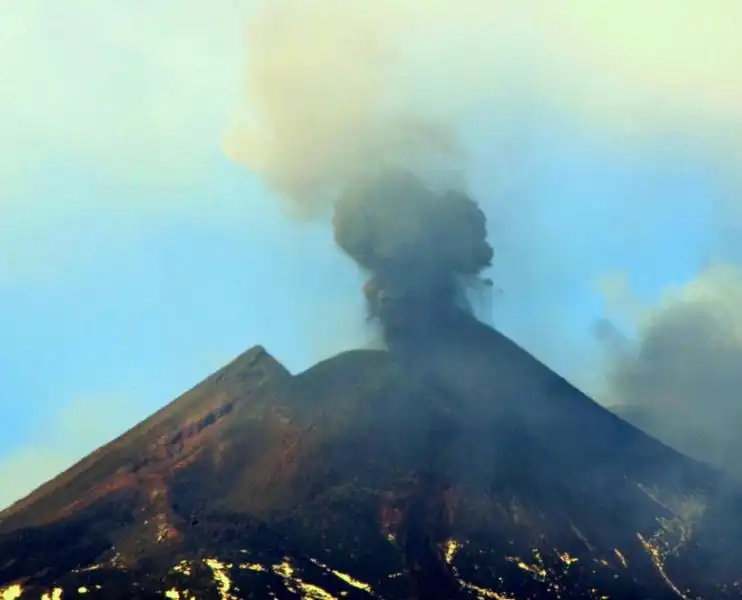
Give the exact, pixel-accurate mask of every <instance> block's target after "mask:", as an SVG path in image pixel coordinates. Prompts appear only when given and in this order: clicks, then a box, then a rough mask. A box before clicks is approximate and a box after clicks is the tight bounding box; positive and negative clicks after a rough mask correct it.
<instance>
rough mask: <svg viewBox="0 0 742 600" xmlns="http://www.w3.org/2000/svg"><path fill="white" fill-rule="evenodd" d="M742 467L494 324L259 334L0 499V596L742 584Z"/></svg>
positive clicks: (727, 594) (568, 594)
mask: <svg viewBox="0 0 742 600" xmlns="http://www.w3.org/2000/svg"><path fill="white" fill-rule="evenodd" d="M93 422H94V418H91V423H93ZM736 485H737V484H735V483H733V482H730V481H728V480H726V479H725V478H724V477H723V476H722V475H721V474H720V473H718V472H717V471H715V470H714V469H712V468H711V467H708V466H705V465H703V464H701V463H699V462H696V461H694V460H692V459H690V458H687V457H685V456H683V455H681V454H679V453H678V452H676V451H674V450H671V449H670V448H668V447H666V446H664V445H663V444H661V443H660V442H658V441H656V440H654V439H652V438H651V437H649V436H648V435H646V434H644V433H642V432H641V431H639V430H638V429H636V428H634V427H633V426H632V425H629V424H628V423H626V422H624V421H623V420H621V419H620V418H619V417H617V416H616V415H614V414H612V413H611V412H609V411H607V410H605V409H603V408H602V407H601V406H599V405H598V404H596V403H594V402H593V401H592V400H590V399H589V398H588V397H586V396H585V395H583V394H582V393H581V392H579V391H578V390H576V389H575V388H573V387H572V386H570V385H569V384H568V383H567V382H566V381H565V380H563V379H562V378H560V377H559V376H557V375H556V374H554V373H553V372H551V371H550V370H549V369H547V368H546V367H545V366H544V365H542V364H541V363H539V362H538V361H537V360H535V359H534V358H533V357H531V356H530V355H529V354H527V353H526V352H525V351H524V350H522V349H521V348H519V347H518V346H517V345H515V344H514V343H513V342H511V341H510V340H508V339H507V338H505V337H504V336H502V335H501V334H500V333H498V332H497V331H495V330H492V329H490V328H487V327H484V326H482V325H480V324H478V323H474V322H471V323H468V324H466V325H464V326H462V327H458V328H456V329H455V332H454V331H453V330H451V331H449V332H447V334H446V336H442V337H441V338H440V339H438V340H437V341H435V342H431V343H430V344H429V346H428V348H427V351H426V353H425V356H424V357H423V356H420V357H418V358H417V359H410V358H409V357H408V358H403V357H400V356H399V355H397V354H395V353H393V352H387V351H382V350H356V351H350V352H345V353H342V354H340V355H338V356H335V357H333V358H330V359H329V360H326V361H324V362H321V363H319V364H317V365H315V366H314V367H312V368H310V369H309V370H307V371H305V372H303V373H300V374H298V375H292V374H291V373H289V372H288V371H287V370H286V369H285V368H284V367H282V366H281V364H279V363H278V362H277V361H276V360H275V359H274V358H272V357H271V356H270V355H269V354H268V353H267V352H266V351H265V350H264V349H263V348H261V347H256V348H253V349H251V350H249V351H248V352H246V353H245V354H243V355H241V356H240V357H238V358H237V359H236V360H234V361H233V362H232V363H230V364H229V365H227V366H225V367H224V368H222V369H221V370H220V371H218V372H216V373H214V374H213V375H211V376H210V377H209V378H207V379H206V380H205V381H203V382H202V383H200V384H199V385H197V386H196V387H195V388H193V389H192V390H191V391H189V392H187V393H186V394H184V395H183V396H181V397H180V398H178V399H176V400H175V401H174V402H172V403H171V404H169V405H167V406H166V407H164V408H163V409H161V410H160V411H159V412H157V413H155V414H154V415H152V416H151V417H150V418H148V419H147V420H145V421H144V422H142V423H141V424H139V425H138V426H136V427H135V428H133V429H132V430H130V431H129V432H127V433H125V434H124V435H122V436H121V437H119V438H117V439H115V440H113V441H112V442H110V443H109V444H108V445H106V446H104V447H102V448H100V449H98V450H97V451H95V452H94V453H92V454H91V455H90V456H88V457H87V458H85V459H84V460H82V461H81V462H79V463H78V464H76V465H75V466H73V467H72V468H71V469H69V470H68V471H66V472H64V473H62V474H61V475H60V476H58V477H57V478H56V479H53V480H52V481H50V482H48V483H47V484H45V485H43V486H42V487H40V488H39V489H38V490H36V491H35V492H34V493H32V494H31V495H30V496H28V497H27V498H25V499H23V500H21V501H20V502H18V503H16V504H14V505H12V506H11V507H9V508H8V509H6V510H5V511H4V512H2V513H0V598H3V600H6V599H11V598H12V599H16V598H21V599H23V600H25V599H26V598H40V597H45V598H55V599H56V598H69V597H77V596H78V595H84V596H85V597H91V598H105V599H115V598H128V599H132V598H183V599H191V598H196V599H201V598H221V599H222V600H226V599H237V598H260V599H262V598H320V599H321V598H325V599H332V598H338V599H339V598H347V599H350V600H352V599H353V598H358V599H363V598H376V599H397V598H399V599H405V598H422V599H426V600H427V599H431V600H434V599H436V598H447V599H454V598H482V599H485V598H495V599H501V600H502V599H514V598H517V599H518V600H525V599H544V598H561V599H573V598H584V599H594V600H598V599H607V598H611V599H622V600H624V599H630V598H635V599H639V598H642V599H649V598H651V599H653V600H660V599H664V598H681V599H682V598H688V599H689V598H693V599H695V598H705V599H707V600H722V599H725V598H739V597H740V596H741V595H742V492H740V490H739V489H738V488H737V487H736Z"/></svg>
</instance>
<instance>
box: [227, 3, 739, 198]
mask: <svg viewBox="0 0 742 600" xmlns="http://www.w3.org/2000/svg"><path fill="white" fill-rule="evenodd" d="M740 19H742V5H741V4H739V3H738V2H736V1H735V0H709V1H708V2H705V3H704V4H703V6H701V5H700V4H699V3H698V2H694V1H692V0H674V1H672V2H670V1H664V0H658V1H657V2H652V3H651V5H649V4H648V3H646V2H642V1H640V0H626V1H624V2H620V3H615V2H614V3H596V2H593V1H590V0H575V1H573V2H569V3H567V2H563V3H557V2H553V1H551V0H535V1H533V2H518V3H516V2H510V1H506V0H374V2H373V3H372V2H364V1H362V0H356V1H353V0H274V1H273V2H266V3H264V4H263V5H262V6H261V8H260V9H259V10H257V11H256V12H255V13H253V14H251V15H250V20H249V29H248V36H247V41H248V61H249V62H248V64H249V68H248V71H247V78H248V86H249V89H248V92H249V93H248V96H247V100H248V105H247V106H246V110H245V114H244V119H243V121H242V122H240V123H238V125H237V126H235V129H234V131H233V134H232V136H230V137H229V138H228V143H227V148H228V151H229V152H230V154H231V155H232V156H233V157H234V158H236V159H237V160H239V161H242V162H244V163H246V164H247V165H248V166H250V167H251V168H253V169H255V170H256V171H259V172H261V173H263V174H264V175H265V176H266V177H267V179H268V181H270V182H271V183H273V184H274V185H275V186H276V188H277V189H278V190H279V191H281V192H282V193H284V194H285V195H286V196H287V197H290V198H292V199H293V200H295V204H299V205H300V206H299V209H300V210H302V211H309V212H312V211H313V210H316V208H317V204H318V203H323V200H324V197H325V193H324V192H325V191H326V189H328V188H329V189H332V188H333V186H334V185H337V184H338V182H340V181H343V180H345V179H347V178H348V177H353V176H356V175H357V174H358V172H359V171H363V170H364V169H368V168H369V167H370V168H376V167H377V166H379V165H382V166H383V165H385V164H386V163H388V162H390V161H391V162H399V161H400V160H401V161H408V160H410V159H411V157H410V156H409V155H410V154H415V152H417V151H418V150H419V149H420V145H422V147H423V152H424V153H433V152H438V151H443V152H446V151H448V150H449V149H450V146H451V143H450V140H449V137H448V134H449V133H451V131H452V130H453V129H455V125H456V124H457V122H458V121H459V120H461V119H464V118H465V117H466V115H467V114H470V113H471V111H472V110H473V109H475V108H480V109H481V107H482V106H485V107H486V110H489V111H490V114H491V116H492V117H493V118H498V117H500V118H502V117H503V115H507V114H509V113H508V111H514V110H518V109H519V108H521V107H523V106H524V105H528V104H541V105H550V107H551V108H552V109H554V108H556V109H558V110H562V111H564V113H565V114H566V115H568V116H570V117H572V118H574V119H575V120H576V121H578V122H583V123H584V124H586V125H587V126H588V127H590V128H593V129H595V131H596V133H598V132H599V133H600V134H601V135H606V134H607V135H610V136H612V137H611V138H610V139H615V140H616V141H618V140H622V141H627V140H633V139H634V138H635V136H637V135H640V136H642V137H643V136H645V135H647V134H649V135H666V134H670V133H672V134H674V135H681V136H684V137H685V138H686V140H688V141H690V142H692V143H698V142H699V141H701V138H702V139H703V142H709V141H712V142H713V143H714V146H715V147H716V148H718V147H719V145H720V144H727V143H730V144H732V143H733V144H735V145H737V147H736V148H734V150H735V152H738V151H739V147H738V145H739V144H740V142H739V139H738V132H739V128H740V126H742V109H741V108H740V107H741V106H742V77H740V75H739V74H740V73H742V37H741V36H739V35H738V31H737V27H736V25H735V24H736V23H738V22H739V21H740ZM478 116H479V117H481V116H482V113H481V112H479V113H478ZM732 131H733V132H734V134H732V135H730V132H732ZM726 149H728V148H726ZM412 159H413V160H415V159H416V157H412Z"/></svg>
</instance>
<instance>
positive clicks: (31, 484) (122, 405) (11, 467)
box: [0, 395, 147, 510]
mask: <svg viewBox="0 0 742 600" xmlns="http://www.w3.org/2000/svg"><path fill="white" fill-rule="evenodd" d="M146 416H147V413H146V409H145V407H144V406H143V405H142V404H141V403H139V404H137V403H136V402H132V401H131V399H130V398H126V397H123V396H115V395H114V396H110V397H105V398H95V399H92V398H86V399H80V400H76V401H73V402H70V403H68V404H67V405H64V406H61V407H60V408H57V409H56V410H54V409H51V410H49V411H48V412H46V414H45V415H44V416H43V417H41V418H40V419H38V420H37V421H36V425H35V426H34V428H33V430H32V431H31V432H30V439H29V441H28V442H27V443H26V444H24V445H22V446H20V447H19V448H17V449H15V450H12V451H11V452H9V453H7V454H3V455H2V456H0V483H1V485H0V510H2V509H3V508H4V507H6V506H8V505H10V504H12V503H13V502H15V501H16V500H19V499H20V498H22V497H24V496H26V495H27V494H29V493H31V492H32V491H33V490H34V489H36V488H37V487H39V486H40V485H42V484H43V483H45V482H46V481H48V480H50V479H52V478H54V477H56V476H57V475H59V474H60V473H61V472H62V471H64V470H65V469H67V468H69V467H71V466H72V465H74V464H75V463H76V462H78V461H79V460H81V459H82V458H84V457H85V456H87V455H88V454H89V453H91V452H92V451H93V450H95V449H96V448H98V447H100V446H102V445H104V444H106V443H108V442H109V441H111V440H112V439H113V438H115V437H116V436H118V435H120V434H122V433H124V431H126V430H127V429H128V428H130V427H133V426H134V425H136V423H137V421H138V420H140V419H142V418H144V417H146ZM6 427H12V424H11V423H7V424H6Z"/></svg>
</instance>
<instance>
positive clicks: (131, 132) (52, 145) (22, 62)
mask: <svg viewBox="0 0 742 600" xmlns="http://www.w3.org/2000/svg"><path fill="white" fill-rule="evenodd" d="M247 7H249V0H247V1H241V2H240V1H236V0H213V1H210V2H199V1H197V0H180V1H177V0H150V1H147V2H144V1H141V0H126V1H124V2H115V3H100V2H95V1H94V0H59V1H57V2H46V1H44V0H28V1H25V2H14V1H13V0H0V11H1V12H2V15H3V18H2V19H0V73H2V76H3V85H2V86H0V128H1V129H2V135H1V136H0V137H1V138H2V142H3V145H4V150H3V153H2V155H3V158H2V160H0V217H1V216H2V215H3V213H4V212H6V211H8V210H28V209H29V207H27V206H18V202H19V200H18V198H19V196H20V197H22V194H21V192H23V191H29V187H32V184H33V175H34V169H35V168H38V166H39V165H44V164H49V163H50V162H51V163H52V164H53V163H54V161H56V160H58V159H59V158H60V157H64V158H65V160H68V161H76V162H77V163H78V164H80V165H82V167H83V168H84V167H85V166H89V167H91V168H93V169H98V170H104V171H107V172H112V173H114V174H116V175H119V176H121V177H122V178H124V179H126V180H143V181H152V180H155V181H163V180H164V181H169V182H173V181H175V182H179V181H184V180H188V179H189V178H192V177H193V176H194V175H198V174H200V173H201V172H202V171H203V170H204V168H205V167H206V166H207V163H208V160H209V158H210V157H212V156H213V155H214V154H215V153H216V152H218V147H219V138H220V135H221V132H222V130H223V128H224V126H225V123H226V122H227V119H228V116H229V110H230V108H231V106H232V104H233V102H234V100H235V98H236V96H237V93H238V90H239V82H240V65H241V62H242V60H243V59H244V52H243V50H242V48H243V37H244V36H243V27H244V26H243V22H244V20H245V11H246V9H247ZM31 191H32V190H31ZM167 198H168V195H167V194H163V202H170V200H168V199H167ZM84 201H85V199H84V198H81V199H80V202H84ZM130 201H131V202H132V203H136V198H132V199H131V200H130ZM26 202H33V203H39V204H42V205H43V204H52V203H53V202H54V199H53V198H43V199H41V198H38V197H34V198H33V199H26ZM95 202H97V203H103V202H104V201H103V200H101V199H96V200H95ZM33 208H34V210H35V211H36V212H38V209H39V208H40V207H39V206H34V207H33ZM42 208H43V207H42ZM49 208H50V210H53V209H54V207H49ZM70 208H71V207H69V206H66V207H65V210H69V209H70Z"/></svg>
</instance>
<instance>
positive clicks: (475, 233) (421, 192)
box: [333, 171, 493, 343]
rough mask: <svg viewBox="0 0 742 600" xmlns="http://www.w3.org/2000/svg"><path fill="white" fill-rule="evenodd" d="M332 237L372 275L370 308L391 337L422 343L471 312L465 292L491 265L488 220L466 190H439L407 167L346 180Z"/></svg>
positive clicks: (337, 208) (336, 207) (393, 340)
mask: <svg viewBox="0 0 742 600" xmlns="http://www.w3.org/2000/svg"><path fill="white" fill-rule="evenodd" d="M333 227H334V232H335V241H336V242H337V244H338V245H339V246H340V248H342V249H343V250H344V251H345V252H346V253H347V254H348V255H349V256H350V257H351V258H352V259H353V260H354V261H355V262H356V263H357V264H358V265H359V266H360V267H361V268H363V269H364V270H366V271H368V272H369V273H370V275H371V278H370V280H369V281H368V282H367V284H366V286H365V293H366V298H367V301H368V307H369V313H370V316H371V317H372V318H373V319H377V320H378V321H379V322H380V324H381V326H382V328H383V331H384V334H385V337H386V339H387V341H388V342H391V343H395V342H413V343H414V342H415V341H421V339H422V338H424V337H425V336H426V335H427V334H428V333H429V332H430V331H431V330H432V329H440V328H445V327H446V326H450V325H452V324H453V323H454V322H455V321H456V320H457V319H459V318H460V317H461V316H462V315H463V314H466V313H467V312H469V309H468V303H467V299H466V297H465V294H466V290H467V288H468V287H471V285H472V284H474V283H476V282H484V284H485V285H486V281H485V280H482V279H481V277H480V274H481V272H482V271H483V270H484V269H485V268H487V267H488V266H490V265H491V262H492V257H493V251H492V247H491V246H490V244H489V242H488V241H487V219H486V217H485V215H484V213H483V212H482V211H481V210H480V208H479V206H478V205H477V203H476V202H475V201H474V200H472V199H471V198H469V197H468V196H466V195H465V194H463V193H460V192H455V191H448V192H445V193H442V194H438V193H436V192H434V191H432V190H430V189H429V188H428V187H426V185H425V184H424V182H423V181H422V180H421V179H419V178H418V177H416V176H415V175H413V174H412V173H410V172H407V171H388V172H386V173H384V174H383V175H378V176H375V177H369V178H366V179H363V180H360V181H358V182H356V183H355V184H353V185H351V186H349V187H348V188H347V189H346V190H345V192H344V193H343V194H342V195H341V197H340V199H339V200H338V202H337V203H336V206H335V213H334V218H333Z"/></svg>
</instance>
